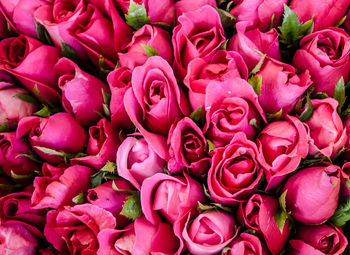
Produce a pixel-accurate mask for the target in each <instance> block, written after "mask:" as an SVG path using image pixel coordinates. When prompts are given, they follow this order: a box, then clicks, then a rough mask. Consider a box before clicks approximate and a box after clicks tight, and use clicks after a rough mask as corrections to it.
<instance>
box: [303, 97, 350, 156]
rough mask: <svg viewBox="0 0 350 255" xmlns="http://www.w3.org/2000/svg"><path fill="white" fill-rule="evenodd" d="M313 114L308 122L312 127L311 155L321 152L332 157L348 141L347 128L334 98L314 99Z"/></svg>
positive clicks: (310, 127)
mask: <svg viewBox="0 0 350 255" xmlns="http://www.w3.org/2000/svg"><path fill="white" fill-rule="evenodd" d="M311 102H312V105H313V108H314V110H313V115H312V117H311V119H309V120H308V121H307V122H306V124H307V126H308V127H309V129H310V151H309V154H310V155H316V154H318V153H321V154H322V155H324V156H326V157H331V158H332V159H333V158H334V157H335V156H336V155H337V153H338V151H339V150H341V149H342V148H343V147H344V145H345V144H346V142H347V139H348V138H347V134H346V129H345V128H344V126H343V123H342V120H341V118H340V116H339V115H338V113H337V107H338V101H336V100H335V99H333V98H326V99H313V100H311Z"/></svg>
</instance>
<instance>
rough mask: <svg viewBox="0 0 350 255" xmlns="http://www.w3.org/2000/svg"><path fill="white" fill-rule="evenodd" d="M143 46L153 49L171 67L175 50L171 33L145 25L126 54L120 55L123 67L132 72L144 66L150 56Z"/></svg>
mask: <svg viewBox="0 0 350 255" xmlns="http://www.w3.org/2000/svg"><path fill="white" fill-rule="evenodd" d="M142 45H147V46H151V47H153V48H154V49H155V50H156V51H157V52H158V54H159V56H161V57H162V58H164V59H165V60H166V61H168V63H169V64H170V65H171V64H172V63H173V48H172V46H171V39H170V35H169V33H168V32H167V31H165V30H163V29H161V28H158V27H153V26H151V25H145V26H143V27H142V28H140V29H139V30H137V31H136V32H135V34H134V35H133V37H132V40H131V42H130V43H129V44H128V45H127V46H126V47H127V48H126V53H119V54H118V56H119V63H120V64H121V66H125V67H128V68H130V69H131V70H132V69H134V68H135V67H136V66H141V65H143V64H144V63H145V62H146V61H147V59H148V56H147V54H146V50H145V49H144V48H143V46H142Z"/></svg>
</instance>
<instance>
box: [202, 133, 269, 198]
mask: <svg viewBox="0 0 350 255" xmlns="http://www.w3.org/2000/svg"><path fill="white" fill-rule="evenodd" d="M257 156H258V149H257V147H256V144H255V143H254V142H252V141H250V140H247V137H246V136H245V134H244V133H242V132H240V133H237V134H236V135H235V136H234V137H233V139H232V140H231V142H230V143H229V144H228V145H226V147H221V148H217V149H216V150H214V153H213V158H212V163H211V168H210V170H209V172H208V178H207V182H208V190H209V192H210V195H211V197H212V198H213V200H214V201H215V202H218V203H222V204H228V205H236V204H238V203H239V202H243V201H247V200H248V198H249V197H250V196H251V195H252V194H253V193H254V189H255V188H257V186H258V184H259V181H260V179H261V176H262V174H263V170H262V169H261V168H260V166H259V164H258V162H257V160H256V158H257Z"/></svg>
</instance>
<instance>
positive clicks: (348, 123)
mask: <svg viewBox="0 0 350 255" xmlns="http://www.w3.org/2000/svg"><path fill="white" fill-rule="evenodd" d="M343 125H344V129H346V135H347V137H348V138H347V139H346V144H345V147H346V150H345V152H344V154H343V157H344V158H345V159H346V160H348V161H350V115H347V116H346V117H345V120H343Z"/></svg>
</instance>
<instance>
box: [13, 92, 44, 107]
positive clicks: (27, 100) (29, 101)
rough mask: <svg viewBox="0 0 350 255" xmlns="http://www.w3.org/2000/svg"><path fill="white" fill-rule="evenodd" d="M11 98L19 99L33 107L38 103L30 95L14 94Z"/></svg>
mask: <svg viewBox="0 0 350 255" xmlns="http://www.w3.org/2000/svg"><path fill="white" fill-rule="evenodd" d="M13 96H14V97H17V98H19V99H21V100H22V101H24V102H28V103H31V104H33V105H38V104H39V103H38V101H37V100H36V99H35V98H34V97H33V96H32V95H30V94H28V93H17V94H15V95H13Z"/></svg>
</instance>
